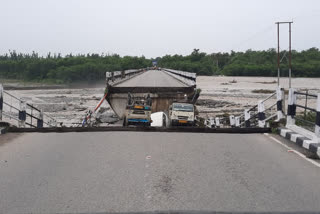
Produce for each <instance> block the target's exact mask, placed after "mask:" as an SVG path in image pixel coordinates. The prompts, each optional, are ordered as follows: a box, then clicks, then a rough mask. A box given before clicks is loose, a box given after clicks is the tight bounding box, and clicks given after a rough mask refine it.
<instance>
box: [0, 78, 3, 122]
mask: <svg viewBox="0 0 320 214" xmlns="http://www.w3.org/2000/svg"><path fill="white" fill-rule="evenodd" d="M2 111H3V87H2V84H0V121H1V120H2Z"/></svg>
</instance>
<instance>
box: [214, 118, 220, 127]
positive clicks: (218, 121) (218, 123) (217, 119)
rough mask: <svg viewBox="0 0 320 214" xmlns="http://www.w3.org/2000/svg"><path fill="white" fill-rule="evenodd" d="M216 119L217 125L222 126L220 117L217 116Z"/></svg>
mask: <svg viewBox="0 0 320 214" xmlns="http://www.w3.org/2000/svg"><path fill="white" fill-rule="evenodd" d="M215 120H216V127H217V128H220V118H219V117H216V118H215Z"/></svg>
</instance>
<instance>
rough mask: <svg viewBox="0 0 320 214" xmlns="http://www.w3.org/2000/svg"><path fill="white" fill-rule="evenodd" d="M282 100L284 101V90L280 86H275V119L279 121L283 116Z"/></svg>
mask: <svg viewBox="0 0 320 214" xmlns="http://www.w3.org/2000/svg"><path fill="white" fill-rule="evenodd" d="M283 101H284V90H283V88H281V87H280V86H279V87H278V88H277V120H276V121H280V120H281V119H282V118H284V115H283V109H282V106H283Z"/></svg>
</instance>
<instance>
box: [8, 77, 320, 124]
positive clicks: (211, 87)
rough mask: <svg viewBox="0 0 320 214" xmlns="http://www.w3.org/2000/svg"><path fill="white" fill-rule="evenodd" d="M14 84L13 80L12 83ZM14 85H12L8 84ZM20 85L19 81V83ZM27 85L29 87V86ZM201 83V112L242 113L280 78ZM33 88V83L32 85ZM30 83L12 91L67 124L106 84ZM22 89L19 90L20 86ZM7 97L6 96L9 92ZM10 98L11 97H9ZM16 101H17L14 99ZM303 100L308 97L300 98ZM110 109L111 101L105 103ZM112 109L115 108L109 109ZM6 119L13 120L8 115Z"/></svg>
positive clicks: (296, 81) (311, 85) (297, 82)
mask: <svg viewBox="0 0 320 214" xmlns="http://www.w3.org/2000/svg"><path fill="white" fill-rule="evenodd" d="M280 83H281V86H282V87H284V88H285V89H287V88H288V80H287V79H284V78H282V79H281V80H280ZM10 84H12V83H10ZM4 85H5V87H6V86H10V85H8V84H7V85H6V84H4ZM15 86H17V85H15ZM292 86H293V87H294V88H296V89H299V90H305V89H308V90H310V93H320V78H293V79H292ZM24 87H28V88H27V89H28V90H26V89H25V88H24ZM197 87H198V88H200V89H201V90H202V91H201V96H200V97H199V102H198V109H199V111H200V114H201V116H205V117H210V116H214V115H220V114H223V113H233V114H238V113H239V112H242V111H243V110H244V109H245V108H249V107H250V106H253V105H256V104H257V102H258V100H261V99H264V98H266V97H267V96H268V95H269V94H270V93H271V92H272V91H274V90H276V88H277V82H276V78H272V77H223V76H221V77H220V76H219V77H216V76H214V77H207V76H199V77H198V78H197ZM31 88H32V87H31ZM31 88H30V86H19V85H18V86H17V87H16V88H15V90H8V91H9V92H10V93H11V94H13V95H15V96H17V97H20V98H23V99H25V100H26V101H27V102H28V103H33V104H34V105H35V106H37V107H38V108H41V109H43V110H44V112H45V113H46V114H48V115H50V116H52V117H54V118H55V119H56V120H57V121H59V122H63V123H64V125H66V126H71V125H72V124H74V123H80V122H81V120H82V119H83V118H84V116H85V113H86V111H87V110H89V109H93V108H94V107H95V105H96V104H97V103H98V102H99V100H100V98H101V97H102V95H103V93H104V84H103V83H101V84H96V85H95V87H91V86H90V87H88V85H84V86H83V87H81V86H80V87H79V86H78V87H76V88H70V89H69V88H59V87H58V88H55V89H52V88H51V89H45V86H43V85H42V87H41V89H31ZM16 89H18V90H16ZM254 90H258V91H259V90H266V91H265V93H253V91H254ZM5 99H6V96H5ZM7 101H8V102H10V100H9V99H7ZM13 102H14V101H13ZM271 102H274V100H271V101H270V103H271ZM299 102H300V103H304V100H303V99H302V98H301V99H299ZM308 103H309V104H308V105H309V106H311V107H315V99H310V100H309V101H308ZM102 106H103V107H104V108H106V109H108V108H109V105H108V104H107V103H106V102H104V103H103V105H102ZM108 111H110V112H111V111H112V110H108ZM6 120H9V119H8V118H6Z"/></svg>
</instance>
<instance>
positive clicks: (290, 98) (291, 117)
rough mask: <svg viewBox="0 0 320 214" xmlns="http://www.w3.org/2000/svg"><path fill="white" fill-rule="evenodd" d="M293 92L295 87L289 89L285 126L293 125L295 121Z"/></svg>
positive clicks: (295, 98)
mask: <svg viewBox="0 0 320 214" xmlns="http://www.w3.org/2000/svg"><path fill="white" fill-rule="evenodd" d="M294 92H295V89H293V88H290V89H289V95H288V114H287V115H288V116H287V126H289V125H295V123H296V120H295V115H296V100H297V95H296V94H295V93H294Z"/></svg>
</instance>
